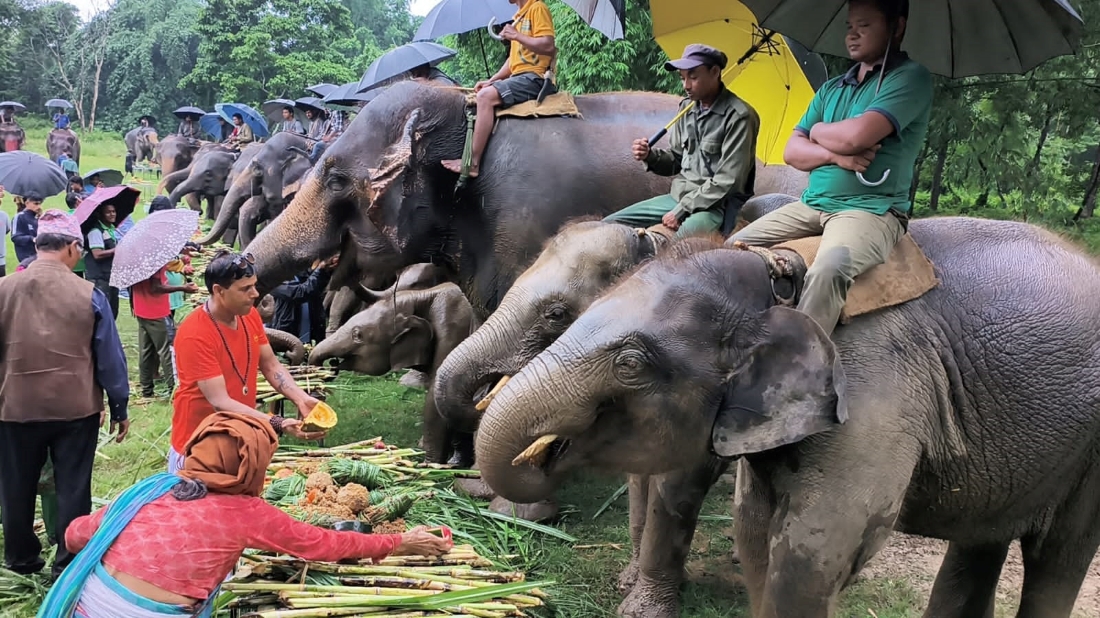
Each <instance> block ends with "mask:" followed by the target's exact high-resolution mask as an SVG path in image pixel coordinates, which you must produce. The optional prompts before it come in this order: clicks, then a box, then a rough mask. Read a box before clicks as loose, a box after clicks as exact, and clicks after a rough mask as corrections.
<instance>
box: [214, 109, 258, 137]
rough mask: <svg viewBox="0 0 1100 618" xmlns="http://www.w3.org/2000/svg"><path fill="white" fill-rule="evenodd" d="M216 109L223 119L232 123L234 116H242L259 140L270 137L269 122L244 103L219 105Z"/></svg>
mask: <svg viewBox="0 0 1100 618" xmlns="http://www.w3.org/2000/svg"><path fill="white" fill-rule="evenodd" d="M214 109H216V110H218V113H219V114H221V115H222V117H223V118H227V119H228V120H229V121H230V122H233V115H234V114H240V115H241V119H242V120H244V121H245V123H246V124H247V125H248V126H249V127H251V128H252V133H253V134H254V135H255V136H256V137H257V138H260V137H267V136H268V135H270V132H269V131H268V130H267V120H265V119H264V117H263V116H262V115H261V114H260V112H258V111H256V110H254V109H252V108H251V107H250V106H248V105H245V104H244V103H218V104H217V105H215V106H214Z"/></svg>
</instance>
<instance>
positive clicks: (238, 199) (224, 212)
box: [199, 174, 252, 245]
mask: <svg viewBox="0 0 1100 618" xmlns="http://www.w3.org/2000/svg"><path fill="white" fill-rule="evenodd" d="M251 196H252V175H251V174H240V175H239V176H237V179H236V180H234V181H233V186H231V187H229V192H228V193H227V194H226V196H225V199H224V200H222V207H221V209H220V210H219V211H218V218H217V220H215V221H214V225H213V227H211V228H210V233H208V234H207V235H206V236H203V237H202V238H201V239H199V244H201V245H209V244H212V243H215V242H217V241H218V239H220V238H221V237H222V234H225V231H226V230H228V229H229V226H230V224H232V222H233V221H235V220H236V219H237V211H238V210H239V209H240V207H241V204H243V203H244V202H245V200H247V199H248V198H249V197H251Z"/></svg>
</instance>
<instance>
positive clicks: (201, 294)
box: [186, 242, 233, 309]
mask: <svg viewBox="0 0 1100 618" xmlns="http://www.w3.org/2000/svg"><path fill="white" fill-rule="evenodd" d="M222 249H229V250H232V249H233V248H232V247H230V246H229V245H227V244H225V243H223V242H216V243H214V244H211V245H204V246H203V247H202V249H200V250H199V251H192V252H191V268H193V269H195V274H194V277H193V278H194V280H195V283H197V284H198V286H199V291H198V292H195V293H194V294H188V295H187V297H186V298H187V303H188V304H189V305H191V308H193V309H194V308H198V307H201V306H202V304H203V303H205V302H206V300H207V299H208V298H210V292H208V291H207V290H206V286H205V285H203V283H202V280H203V279H202V275H203V273H204V272H206V266H207V264H209V263H210V260H212V259H214V256H215V255H217V253H218V251H221V250H222Z"/></svg>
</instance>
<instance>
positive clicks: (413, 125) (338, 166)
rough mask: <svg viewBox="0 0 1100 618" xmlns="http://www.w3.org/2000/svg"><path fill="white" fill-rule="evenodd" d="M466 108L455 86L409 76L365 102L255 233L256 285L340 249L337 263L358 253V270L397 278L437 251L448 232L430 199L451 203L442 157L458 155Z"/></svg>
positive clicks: (269, 283)
mask: <svg viewBox="0 0 1100 618" xmlns="http://www.w3.org/2000/svg"><path fill="white" fill-rule="evenodd" d="M464 113H465V99H464V97H463V95H462V94H461V93H457V92H454V91H448V90H443V89H440V88H435V87H433V86H429V85H423V84H416V83H411V82H401V83H398V84H395V85H393V86H390V87H388V88H387V89H386V90H385V91H384V92H383V93H382V94H380V95H378V97H377V98H375V99H374V100H373V101H371V102H370V103H369V104H368V105H367V106H366V107H364V108H363V110H362V111H361V112H360V113H359V115H358V116H357V117H356V118H355V120H354V121H353V122H352V123H351V125H350V126H349V127H348V129H347V130H346V131H345V132H344V133H343V135H341V136H340V138H339V139H337V140H336V141H335V142H334V143H333V144H332V145H331V146H330V147H329V148H328V150H326V151H325V154H324V155H323V156H322V157H321V159H320V161H318V163H317V165H316V166H315V167H314V169H313V172H312V173H311V174H310V176H309V178H307V179H306V180H305V181H303V182H302V186H301V188H300V189H299V191H298V194H297V196H296V197H295V199H294V201H293V202H291V204H290V205H289V206H288V207H287V208H286V210H285V212H283V214H282V216H280V217H279V218H277V219H276V220H275V221H273V222H272V223H271V224H270V225H268V226H267V227H266V228H264V230H263V231H262V232H261V233H260V234H259V235H258V236H257V237H256V240H255V241H254V243H253V249H252V250H253V254H254V255H255V256H256V260H257V267H258V271H257V276H258V277H259V282H260V288H261V289H271V288H273V287H274V286H277V285H278V284H279V283H280V282H281V281H283V280H285V279H286V278H288V277H289V276H291V275H293V274H294V273H296V272H299V271H301V270H302V269H304V268H305V267H307V266H309V264H310V263H311V262H312V261H313V260H314V259H317V258H319V257H320V256H325V255H331V254H333V253H335V252H337V251H342V257H341V261H342V262H348V261H354V260H355V259H356V256H357V255H358V256H362V258H361V259H362V261H363V264H362V268H363V269H364V270H369V271H371V272H382V271H387V272H389V273H392V274H394V275H395V274H396V273H397V272H398V271H399V270H400V269H401V268H403V267H405V266H408V265H410V264H415V263H418V262H424V261H427V260H426V259H425V258H426V257H429V256H431V255H433V253H438V251H437V250H436V249H438V247H439V246H440V245H442V244H443V243H447V242H449V241H450V236H451V233H450V232H449V231H448V228H447V226H446V222H445V221H439V220H437V217H438V212H439V208H437V207H435V205H436V203H437V202H439V201H440V200H451V199H452V197H451V196H452V194H453V187H454V174H451V173H449V172H446V171H445V170H444V169H443V168H442V166H440V165H439V162H440V161H442V160H443V159H447V158H455V157H459V156H461V154H462V146H463V141H464V138H465V130H464V128H465V116H464ZM276 137H278V136H276ZM273 139H274V138H273ZM399 229H400V230H401V236H400V237H398V235H397V234H398V232H397V230H399ZM425 230H428V231H427V232H426V231H425ZM406 231H407V232H408V233H406ZM380 232H381V233H380ZM412 237H415V238H417V239H419V240H417V241H410V238H412Z"/></svg>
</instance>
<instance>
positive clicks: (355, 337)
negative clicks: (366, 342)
mask: <svg viewBox="0 0 1100 618" xmlns="http://www.w3.org/2000/svg"><path fill="white" fill-rule="evenodd" d="M351 340H352V341H353V342H355V343H363V336H362V333H360V332H359V327H358V326H356V327H354V328H352V329H351Z"/></svg>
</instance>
